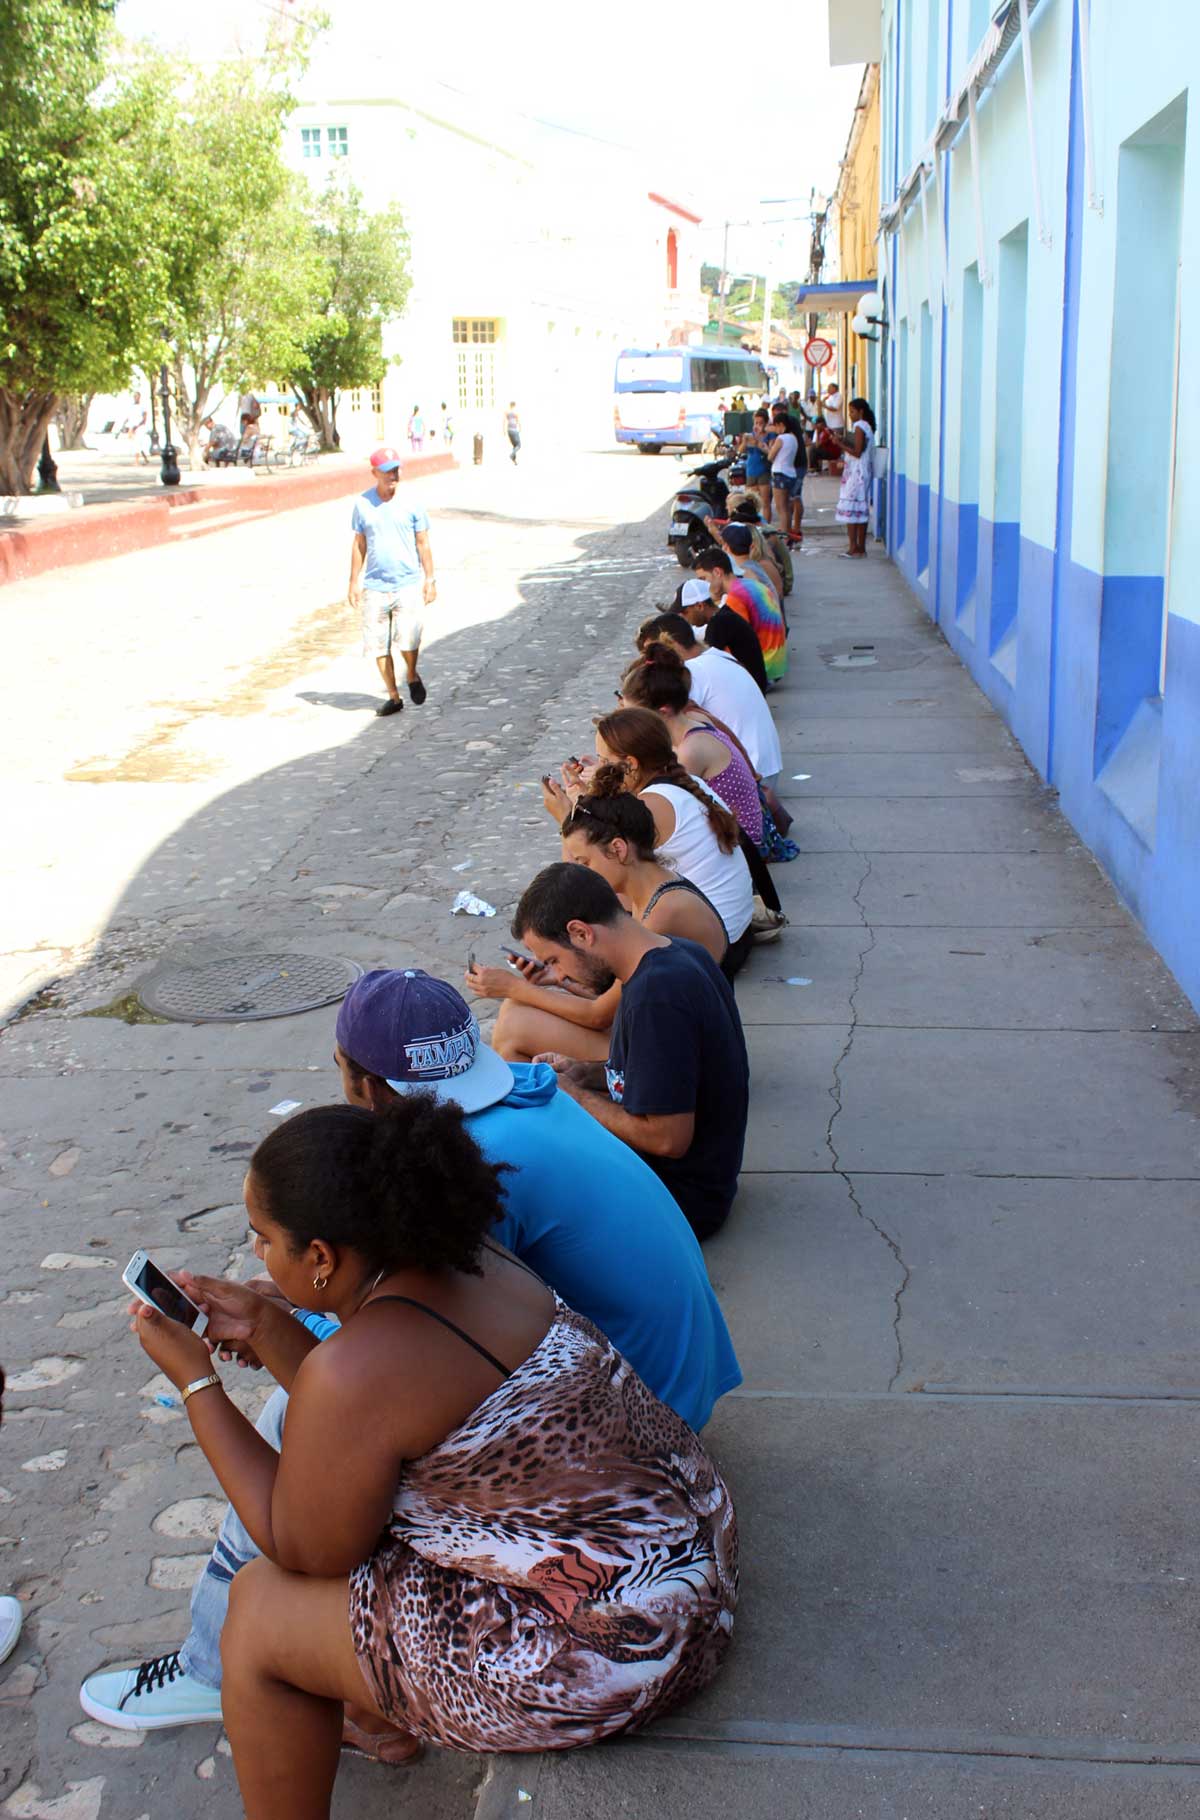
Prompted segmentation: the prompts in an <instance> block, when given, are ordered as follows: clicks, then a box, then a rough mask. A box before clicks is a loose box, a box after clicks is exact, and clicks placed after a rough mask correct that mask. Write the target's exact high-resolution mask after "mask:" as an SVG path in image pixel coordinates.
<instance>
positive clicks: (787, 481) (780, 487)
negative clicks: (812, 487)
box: [771, 468, 799, 499]
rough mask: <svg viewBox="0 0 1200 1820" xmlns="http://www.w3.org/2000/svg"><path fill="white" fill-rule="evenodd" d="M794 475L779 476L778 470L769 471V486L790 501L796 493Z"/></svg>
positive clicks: (795, 478) (795, 476)
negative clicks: (783, 494)
mask: <svg viewBox="0 0 1200 1820" xmlns="http://www.w3.org/2000/svg"><path fill="white" fill-rule="evenodd" d="M798 478H799V476H798V475H796V474H781V473H780V471H779V469H778V468H772V469H771V485H772V487H773V488H774V490H775V491H776V492H777V493H786V494H787V496H788V498H789V499H791V497H792V496H793V494H794V493H795V491H796V481H797V480H798Z"/></svg>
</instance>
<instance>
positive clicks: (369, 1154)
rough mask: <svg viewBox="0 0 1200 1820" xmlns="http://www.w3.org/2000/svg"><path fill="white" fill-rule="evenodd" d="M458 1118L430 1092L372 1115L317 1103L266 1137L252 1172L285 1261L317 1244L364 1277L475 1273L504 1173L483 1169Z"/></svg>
mask: <svg viewBox="0 0 1200 1820" xmlns="http://www.w3.org/2000/svg"><path fill="white" fill-rule="evenodd" d="M464 1116H465V1115H464V1113H463V1110H462V1108H461V1107H460V1106H457V1105H455V1104H454V1103H453V1101H451V1100H443V1099H439V1098H437V1097H436V1096H435V1095H434V1094H432V1093H406V1094H399V1095H397V1096H396V1099H395V1100H394V1102H392V1103H390V1104H389V1105H388V1106H387V1107H385V1108H384V1109H383V1110H382V1111H380V1112H368V1111H367V1110H366V1108H365V1107H362V1106H314V1107H312V1108H311V1109H310V1110H309V1111H307V1112H301V1113H298V1114H297V1115H296V1117H295V1118H291V1119H286V1120H285V1121H284V1123H283V1124H282V1125H280V1126H278V1127H277V1129H276V1130H274V1131H272V1132H271V1134H270V1136H269V1137H266V1138H264V1139H263V1141H262V1143H261V1144H260V1145H259V1146H258V1149H257V1150H256V1151H255V1152H254V1154H253V1156H252V1157H251V1158H250V1174H251V1175H252V1176H253V1177H254V1185H255V1189H256V1190H257V1193H258V1195H259V1198H260V1200H261V1202H262V1204H263V1206H264V1207H265V1209H266V1211H267V1212H268V1213H269V1214H270V1216H271V1218H272V1219H273V1220H274V1221H275V1222H276V1223H277V1224H278V1225H280V1226H282V1227H283V1229H284V1231H285V1232H286V1233H287V1235H288V1238H289V1240H290V1242H291V1248H292V1254H293V1256H296V1257H298V1256H299V1255H300V1254H301V1253H302V1252H303V1251H304V1249H305V1248H306V1246H308V1245H309V1244H310V1243H311V1242H312V1240H313V1239H324V1240H326V1242H327V1243H329V1244H333V1245H345V1246H349V1247H351V1248H353V1250H355V1251H356V1252H357V1253H358V1254H359V1256H360V1257H361V1258H363V1259H364V1261H365V1262H366V1264H367V1266H368V1268H369V1269H374V1270H378V1269H387V1270H429V1271H445V1270H461V1271H465V1272H467V1273H468V1274H469V1275H471V1276H479V1275H481V1274H482V1273H481V1271H480V1265H479V1253H480V1250H481V1249H482V1246H483V1241H484V1237H485V1235H486V1233H487V1232H488V1229H489V1228H490V1227H491V1226H492V1224H493V1222H494V1221H495V1220H497V1219H498V1218H499V1217H500V1214H501V1212H502V1211H503V1204H502V1200H501V1193H500V1177H501V1172H502V1171H503V1170H505V1169H506V1168H507V1167H508V1165H507V1164H506V1163H500V1164H495V1163H489V1162H488V1161H487V1160H486V1158H485V1157H484V1155H483V1152H482V1151H481V1150H480V1148H479V1146H478V1145H477V1144H476V1142H475V1140H474V1139H473V1138H472V1137H470V1136H469V1135H468V1133H467V1130H466V1126H465V1124H464Z"/></svg>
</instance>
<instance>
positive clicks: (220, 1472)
mask: <svg viewBox="0 0 1200 1820" xmlns="http://www.w3.org/2000/svg"><path fill="white" fill-rule="evenodd" d="M292 1326H293V1327H295V1328H296V1330H297V1332H299V1333H303V1332H304V1329H303V1328H302V1327H301V1326H300V1324H299V1322H298V1321H293V1322H292ZM308 1337H309V1338H311V1335H309V1336H308ZM313 1343H314V1345H315V1344H316V1342H315V1341H314V1342H313ZM187 1413H188V1415H189V1417H190V1418H191V1423H192V1433H193V1434H194V1435H195V1437H196V1440H197V1441H198V1442H199V1445H200V1448H201V1450H202V1451H203V1454H204V1457H205V1459H206V1460H207V1461H208V1463H209V1465H210V1466H211V1467H212V1469H213V1471H214V1473H215V1474H216V1476H217V1478H218V1479H219V1480H220V1484H221V1490H222V1491H223V1492H224V1493H225V1496H226V1497H227V1498H228V1499H229V1502H230V1503H231V1504H232V1505H233V1508H234V1509H235V1510H236V1512H237V1514H238V1516H239V1517H240V1518H241V1521H242V1522H243V1524H244V1525H245V1527H246V1529H247V1530H248V1531H249V1533H250V1536H251V1539H252V1540H253V1542H254V1544H255V1546H256V1547H257V1548H260V1549H261V1550H262V1552H263V1554H264V1555H266V1556H267V1558H268V1559H269V1560H274V1558H275V1556H274V1541H275V1539H274V1535H273V1533H272V1529H271V1498H272V1495H273V1493H274V1490H275V1473H276V1471H277V1469H278V1466H279V1455H278V1454H277V1453H276V1452H275V1449H274V1448H273V1447H272V1446H271V1443H270V1442H269V1441H264V1439H263V1437H262V1436H261V1435H260V1434H259V1433H258V1431H257V1429H256V1428H255V1427H254V1426H253V1424H252V1423H250V1422H248V1421H247V1419H246V1417H245V1416H244V1415H243V1414H242V1412H241V1410H240V1409H239V1408H238V1407H237V1405H236V1403H232V1402H230V1400H229V1398H228V1397H227V1396H226V1394H225V1391H224V1389H223V1388H222V1389H220V1390H218V1389H216V1388H212V1389H208V1390H197V1391H194V1392H193V1394H192V1395H191V1396H190V1397H189V1398H188V1400H187Z"/></svg>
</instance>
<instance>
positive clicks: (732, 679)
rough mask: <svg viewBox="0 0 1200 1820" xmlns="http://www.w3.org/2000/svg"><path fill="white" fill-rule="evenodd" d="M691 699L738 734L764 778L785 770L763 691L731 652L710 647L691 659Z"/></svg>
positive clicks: (776, 734)
mask: <svg viewBox="0 0 1200 1820" xmlns="http://www.w3.org/2000/svg"><path fill="white" fill-rule="evenodd" d="M687 667H688V671H689V674H690V675H691V679H692V700H693V701H694V702H696V703H697V705H698V706H699V707H701V708H708V709H710V710H711V712H712V713H713V714H715V715H716V716H717V719H718V720H723V721H724V722H725V725H726V726H727V727H728V728H729V729H730V731H731V732H733V733H736V734H737V736H738V738H739V739H740V740H741V742H742V744H743V745H744V746H745V748H746V751H747V752H748V753H749V755H750V763H751V764H752V765H753V766H754V769H755V770H756V771H757V772H758V773H759V775H760V776H761V777H775V776H777V775H778V773H779V772H780V771H781V770H782V769H783V754H782V752H781V751H780V750H779V735H778V733H777V732H776V731H775V722H774V720H773V719H772V717H771V710H770V708H768V706H767V704H766V701H765V700H764V698H763V692H762V690H761V689H760V688H759V686H758V684H757V683H756V682H755V680H754V678H753V677H752V676H751V674H750V672H749V670H744V669H743V668H742V666H741V664H740V663H739V662H738V660H737V658H736V657H731V656H730V654H729V652H728V651H718V650H716V649H715V647H713V646H709V647H708V648H707V649H706V650H705V651H703V652H702V653H701V655H700V656H699V657H689V658H688V660H687Z"/></svg>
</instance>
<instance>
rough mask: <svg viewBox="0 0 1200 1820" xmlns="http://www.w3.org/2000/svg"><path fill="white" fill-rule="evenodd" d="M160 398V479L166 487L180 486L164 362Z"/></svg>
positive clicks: (160, 370) (160, 372) (160, 376)
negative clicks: (172, 440) (161, 417)
mask: <svg viewBox="0 0 1200 1820" xmlns="http://www.w3.org/2000/svg"><path fill="white" fill-rule="evenodd" d="M158 395H159V397H160V398H161V399H162V415H163V440H162V471H161V474H160V479H161V480H162V483H163V485H164V487H177V486H178V485H179V463H178V462H177V461H176V459H175V449H174V447H173V445H172V442H171V394H170V392H169V391H168V389H167V363H166V361H165V360H164V361H163V363H162V366H161V368H160V369H159V393H158Z"/></svg>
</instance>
